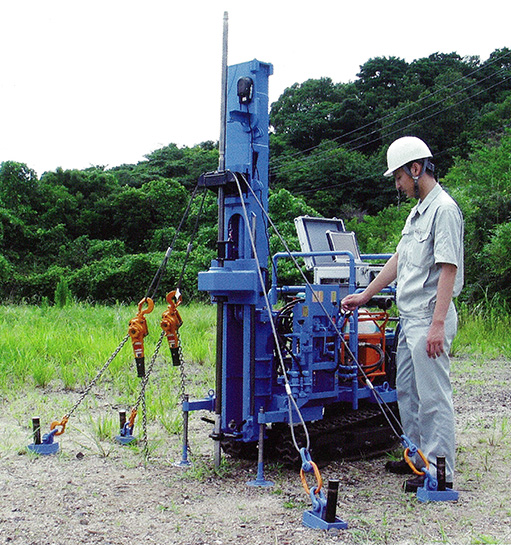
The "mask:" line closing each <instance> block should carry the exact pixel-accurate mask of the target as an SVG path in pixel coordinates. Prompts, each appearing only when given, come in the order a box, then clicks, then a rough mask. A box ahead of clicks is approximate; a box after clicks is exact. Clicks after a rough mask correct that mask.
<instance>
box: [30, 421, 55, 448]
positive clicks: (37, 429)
mask: <svg viewBox="0 0 511 545" xmlns="http://www.w3.org/2000/svg"><path fill="white" fill-rule="evenodd" d="M32 430H33V438H34V442H33V443H31V444H30V445H28V446H27V450H28V451H30V452H33V453H34V454H41V455H44V456H47V455H50V454H56V453H57V452H58V451H59V444H58V443H54V442H53V438H54V436H55V434H56V433H57V432H58V429H57V428H55V429H53V430H52V431H50V432H49V433H46V434H44V435H43V438H42V439H41V420H40V418H38V417H34V418H32Z"/></svg>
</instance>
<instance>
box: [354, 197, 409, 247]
mask: <svg viewBox="0 0 511 545" xmlns="http://www.w3.org/2000/svg"><path fill="white" fill-rule="evenodd" d="M413 204H414V203H412V202H407V203H404V204H402V205H400V206H396V205H392V206H389V207H388V208H385V209H384V210H382V211H381V212H379V213H378V214H376V215H375V216H367V215H366V216H364V217H363V219H362V220H359V219H357V218H354V219H352V220H351V221H349V222H348V223H347V224H346V229H347V230H349V231H355V233H356V234H357V240H358V243H359V245H360V249H361V251H362V252H363V253H366V254H378V253H380V254H381V253H384V254H385V253H394V252H395V251H396V247H397V244H398V242H399V240H400V238H401V230H402V229H403V225H404V223H405V220H406V218H407V216H408V214H409V213H410V210H411V208H412V205H413Z"/></svg>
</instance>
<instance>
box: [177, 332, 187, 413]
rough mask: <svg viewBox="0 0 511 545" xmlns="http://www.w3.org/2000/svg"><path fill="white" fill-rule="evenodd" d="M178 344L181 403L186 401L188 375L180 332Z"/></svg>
mask: <svg viewBox="0 0 511 545" xmlns="http://www.w3.org/2000/svg"><path fill="white" fill-rule="evenodd" d="M177 342H178V355H179V373H180V379H181V384H180V387H181V403H182V402H183V401H184V400H185V396H186V373H185V360H184V358H183V348H182V345H181V336H180V335H179V332H178V334H177Z"/></svg>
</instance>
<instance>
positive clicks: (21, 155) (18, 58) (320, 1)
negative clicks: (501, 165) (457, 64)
mask: <svg viewBox="0 0 511 545" xmlns="http://www.w3.org/2000/svg"><path fill="white" fill-rule="evenodd" d="M224 12H227V13H228V18H229V31H228V64H236V63H239V62H245V61H248V60H251V59H254V58H257V59H258V60H260V61H264V62H270V63H272V64H273V68H274V73H273V75H272V76H271V78H270V103H271V102H274V101H276V100H277V99H278V98H279V96H280V95H281V94H282V92H283V91H284V90H285V89H286V88H287V87H290V86H291V85H293V84H294V83H303V82H304V81H306V80H307V79H309V78H321V77H329V78H331V79H332V80H333V81H334V82H336V83H337V82H343V83H347V82H349V81H354V80H355V79H356V77H357V73H358V72H359V70H360V66H361V65H363V64H364V63H365V62H366V61H367V60H369V59H370V58H374V57H383V56H385V57H389V56H396V57H399V58H402V59H405V60H406V61H407V62H411V61H413V60H414V59H418V58H422V57H427V56H429V55H431V54H432V53H436V52H441V53H451V52H456V53H458V54H459V55H461V56H474V55H477V56H479V57H480V59H481V60H482V61H484V60H486V59H487V58H488V57H489V55H490V54H491V53H492V52H493V51H494V50H495V49H500V48H503V47H511V32H510V30H509V20H510V19H511V17H510V15H511V3H509V2H502V0H486V1H485V2H484V3H483V2H479V3H469V2H460V1H455V0H443V1H438V0H430V1H428V2H411V1H410V0H406V1H404V0H387V1H386V2H382V1H381V0H377V1H376V0H365V1H364V2H357V1H353V0H352V1H350V2H348V1H345V0H316V1H315V2H308V3H305V2H300V1H297V0H294V1H292V2H291V1H288V0H272V1H268V0H258V1H257V2H241V1H240V0H223V1H217V0H201V1H196V0H186V1H179V2H177V1H174V0H143V1H141V0H138V1H134V0H87V1H84V0H15V1H12V0H11V1H7V0H3V1H2V2H1V3H0V24H1V27H0V28H1V31H0V162H2V161H7V160H12V161H18V162H22V163H25V164H27V165H28V166H29V167H30V168H32V169H34V170H35V171H36V172H37V173H38V175H41V174H42V173H43V172H44V171H51V170H55V169H56V168H57V167H62V168H64V169H71V168H77V169H83V168H87V167H90V166H94V165H101V166H104V167H107V168H111V167H114V166H117V165H120V164H124V163H137V162H138V161H141V160H143V159H144V155H146V154H148V153H150V152H152V151H154V150H155V149H158V148H161V147H163V146H166V145H168V144H170V143H174V144H177V145H178V146H194V145H195V144H198V143H200V142H203V141H206V140H214V141H216V140H218V138H219V132H220V81H221V59H222V34H223V18H224Z"/></svg>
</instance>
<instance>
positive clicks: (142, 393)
mask: <svg viewBox="0 0 511 545" xmlns="http://www.w3.org/2000/svg"><path fill="white" fill-rule="evenodd" d="M163 337H165V331H162V332H161V335H160V338H159V339H158V342H157V343H156V347H155V349H154V354H153V357H152V358H151V363H150V364H149V367H148V369H147V373H146V374H145V376H144V379H143V380H142V385H141V387H140V395H139V396H138V399H137V402H136V403H135V405H134V407H133V410H135V411H136V410H137V409H138V407H139V405H140V403H141V402H142V398H143V397H144V395H145V388H146V386H147V383H148V381H149V376H150V375H151V373H152V370H153V367H154V362H155V361H156V358H157V357H158V353H159V351H160V348H161V343H162V342H163Z"/></svg>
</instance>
